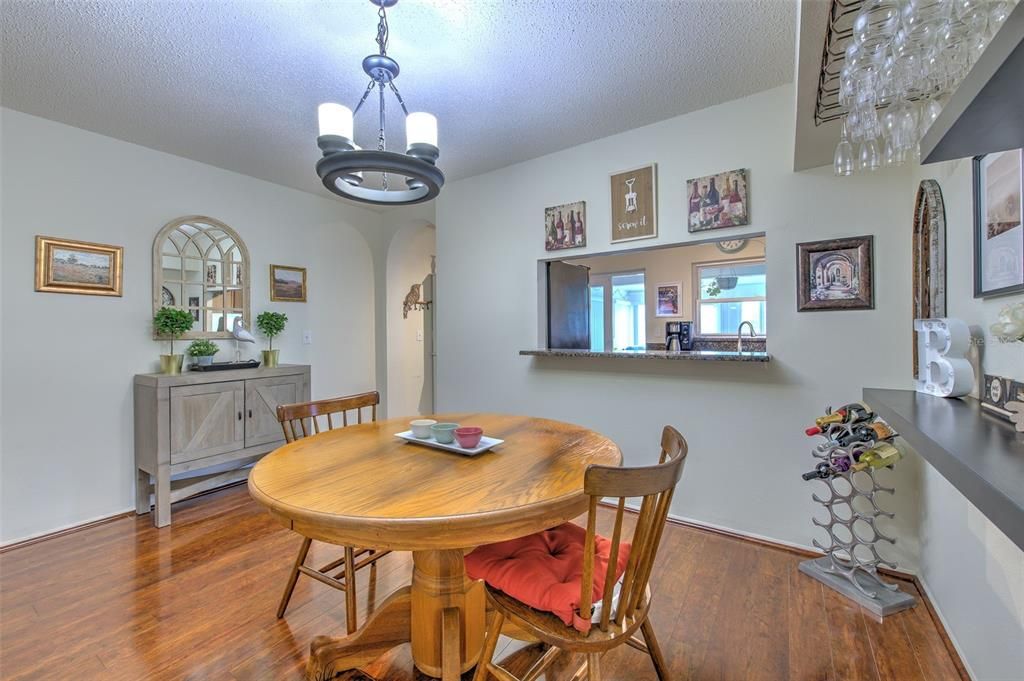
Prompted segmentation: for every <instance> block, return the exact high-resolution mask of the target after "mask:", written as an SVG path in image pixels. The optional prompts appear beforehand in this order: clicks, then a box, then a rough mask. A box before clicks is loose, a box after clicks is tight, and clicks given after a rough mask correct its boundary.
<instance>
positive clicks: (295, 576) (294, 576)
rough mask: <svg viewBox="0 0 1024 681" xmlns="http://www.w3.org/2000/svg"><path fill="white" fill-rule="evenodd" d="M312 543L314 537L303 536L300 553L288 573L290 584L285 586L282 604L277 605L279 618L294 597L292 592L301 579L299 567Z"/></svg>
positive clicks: (304, 560) (282, 615)
mask: <svg viewBox="0 0 1024 681" xmlns="http://www.w3.org/2000/svg"><path fill="white" fill-rule="evenodd" d="M312 543H313V540H312V539H309V538H308V537H303V538H302V548H300V549H299V555H298V556H296V557H295V565H293V566H292V573H291V574H290V575H288V584H287V586H285V587H284V593H283V594H282V595H281V604H280V605H278V606H277V619H281V618H282V617H284V611H285V610H287V609H288V601H290V600H291V599H292V592H293V591H295V582H297V581H299V567H300V566H301V565H302V564H303V563H305V562H306V554H308V553H309V546H310V544H312Z"/></svg>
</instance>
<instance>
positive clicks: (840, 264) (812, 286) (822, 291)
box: [796, 236, 875, 312]
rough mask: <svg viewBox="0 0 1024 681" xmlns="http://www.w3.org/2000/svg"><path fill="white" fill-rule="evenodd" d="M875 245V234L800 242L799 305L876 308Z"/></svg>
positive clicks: (802, 309) (799, 307) (808, 307)
mask: <svg viewBox="0 0 1024 681" xmlns="http://www.w3.org/2000/svg"><path fill="white" fill-rule="evenodd" d="M873 245H874V237H872V236H855V237H850V238H847V239H832V240H829V241H807V242H804V243H800V244H797V245H796V269H797V291H796V297H797V307H796V309H797V310H798V311H800V312H805V311H808V310H870V309H873V308H874V307H875V292H874V285H873V281H872V269H873V265H872V258H873V254H872V248H873Z"/></svg>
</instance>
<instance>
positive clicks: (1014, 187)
mask: <svg viewBox="0 0 1024 681" xmlns="http://www.w3.org/2000/svg"><path fill="white" fill-rule="evenodd" d="M1022 153H1024V151H1022V150H1021V149H1014V150H1012V151H1001V152H997V153H994V154H986V155H984V156H975V157H974V297H975V298H988V297H991V296H1004V295H1007V294H1011V293H1020V292H1022V291H1024V204H1022V202H1021V196H1022V194H1024V184H1022V182H1024V180H1022V176H1024V171H1022V165H1024V163H1022Z"/></svg>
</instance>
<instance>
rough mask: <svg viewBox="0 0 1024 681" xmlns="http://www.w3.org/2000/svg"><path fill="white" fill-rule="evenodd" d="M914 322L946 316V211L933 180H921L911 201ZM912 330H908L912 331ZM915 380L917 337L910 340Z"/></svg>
mask: <svg viewBox="0 0 1024 681" xmlns="http://www.w3.org/2000/svg"><path fill="white" fill-rule="evenodd" d="M912 257H913V259H914V266H913V277H914V309H913V315H914V319H927V318H933V317H945V316H946V208H945V205H944V204H943V203H942V190H941V189H940V188H939V183H938V182H936V181H935V180H922V181H921V185H920V186H919V187H918V188H917V199H916V200H915V201H914V243H913V255H912ZM912 328H913V327H911V329H912ZM910 340H911V346H912V347H913V359H914V377H915V378H916V377H917V334H916V333H914V332H913V331H912V332H911V336H910Z"/></svg>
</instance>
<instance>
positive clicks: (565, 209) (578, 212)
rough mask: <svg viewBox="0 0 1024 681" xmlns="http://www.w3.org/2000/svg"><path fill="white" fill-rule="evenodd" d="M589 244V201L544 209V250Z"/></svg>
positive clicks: (579, 246)
mask: <svg viewBox="0 0 1024 681" xmlns="http://www.w3.org/2000/svg"><path fill="white" fill-rule="evenodd" d="M586 245H587V202H586V201H577V202H575V203H565V204H562V205H561V206H552V207H551V208H545V209H544V250H545V251H560V250H562V249H565V248H583V247H584V246H586Z"/></svg>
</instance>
